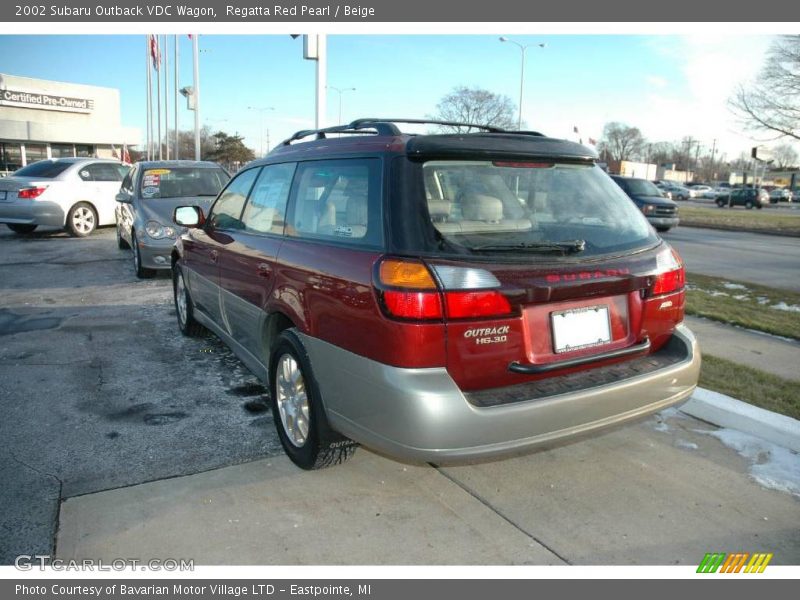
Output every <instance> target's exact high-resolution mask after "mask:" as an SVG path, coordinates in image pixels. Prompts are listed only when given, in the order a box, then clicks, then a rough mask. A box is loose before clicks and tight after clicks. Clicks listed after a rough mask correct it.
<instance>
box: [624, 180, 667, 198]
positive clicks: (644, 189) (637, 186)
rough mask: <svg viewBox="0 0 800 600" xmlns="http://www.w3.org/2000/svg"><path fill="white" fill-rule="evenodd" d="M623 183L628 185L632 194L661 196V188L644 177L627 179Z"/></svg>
mask: <svg viewBox="0 0 800 600" xmlns="http://www.w3.org/2000/svg"><path fill="white" fill-rule="evenodd" d="M625 183H626V184H627V185H628V190H630V193H631V194H633V195H634V196H656V197H658V198H660V197H661V196H662V194H661V190H659V189H658V188H657V187H656V186H655V184H654V183H651V182H649V181H646V180H644V179H628V180H626V182H625Z"/></svg>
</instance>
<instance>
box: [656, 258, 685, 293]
mask: <svg viewBox="0 0 800 600" xmlns="http://www.w3.org/2000/svg"><path fill="white" fill-rule="evenodd" d="M662 256H663V257H664V258H662ZM658 259H659V260H658V263H659V267H662V265H663V267H664V268H666V269H667V270H665V271H663V272H662V273H659V274H658V275H656V279H655V282H653V291H652V294H653V295H654V296H659V295H661V294H671V293H672V292H678V291H680V290H682V289H683V287H684V285H685V284H686V270H685V269H684V266H683V260H681V257H680V255H679V254H678V253H677V252H676V251H675V250H674V249H673V248H670V253H664V254H662V255H659V257H658Z"/></svg>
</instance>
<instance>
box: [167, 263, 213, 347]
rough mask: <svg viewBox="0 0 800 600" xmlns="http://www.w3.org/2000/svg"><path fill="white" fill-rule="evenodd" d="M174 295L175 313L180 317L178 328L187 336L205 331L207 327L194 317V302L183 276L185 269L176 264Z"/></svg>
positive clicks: (174, 268)
mask: <svg viewBox="0 0 800 600" xmlns="http://www.w3.org/2000/svg"><path fill="white" fill-rule="evenodd" d="M172 297H173V299H174V301H175V314H176V315H177V317H178V329H180V330H181V333H182V334H183V335H185V336H187V337H199V336H201V335H203V334H204V333H205V327H203V326H202V325H201V324H200V323H198V322H197V321H195V319H194V304H193V303H192V297H191V296H190V295H189V289H188V288H187V287H186V281H185V280H184V278H183V271H182V270H181V268H180V267H179V266H178V265H177V264H175V265H174V266H173V267H172Z"/></svg>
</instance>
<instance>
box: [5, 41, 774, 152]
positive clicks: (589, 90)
mask: <svg viewBox="0 0 800 600" xmlns="http://www.w3.org/2000/svg"><path fill="white" fill-rule="evenodd" d="M168 37H169V49H170V50H169V54H170V61H172V45H173V36H172V35H170V36H168ZM509 37H510V38H511V39H513V40H515V41H518V42H520V43H522V44H538V43H545V44H546V47H545V48H539V47H538V46H534V47H531V48H530V49H529V50H528V51H527V55H526V56H527V59H526V68H525V94H524V102H523V111H522V112H523V119H524V120H525V121H526V122H527V124H528V127H529V128H531V129H536V130H539V131H542V132H544V133H546V134H548V135H552V136H556V137H569V138H572V139H575V138H576V137H577V136H575V134H574V133H573V127H577V128H578V130H579V135H580V137H582V138H583V140H584V142H586V141H587V140H588V138H589V137H592V138H599V137H600V136H601V134H602V129H603V125H604V124H605V123H606V122H608V121H621V122H623V123H627V124H629V125H633V126H636V127H639V128H640V129H641V130H642V132H643V133H644V135H645V136H646V137H647V139H648V141H651V142H658V141H679V140H680V139H681V138H683V137H684V136H692V137H693V138H695V139H697V140H699V141H700V143H701V152H702V153H708V152H710V149H711V146H712V144H713V140H716V147H717V151H718V154H717V156H718V157H719V156H721V154H723V153H724V154H726V155H727V158H728V159H732V158H735V157H737V156H738V155H739V154H740V153H741V152H749V149H750V147H751V146H752V145H754V141H753V139H752V138H751V134H749V133H746V132H744V131H743V128H742V126H741V124H739V123H738V122H737V120H736V118H735V117H734V115H733V114H732V113H731V112H730V110H729V108H728V105H727V101H728V98H729V97H730V96H731V95H732V93H733V91H734V89H735V87H736V86H737V85H738V84H739V83H746V82H748V81H750V80H752V79H753V77H754V76H755V75H756V74H757V72H758V70H759V69H760V67H761V65H762V64H763V61H764V55H765V52H766V50H767V48H768V47H769V44H770V42H771V39H772V38H771V37H770V36H766V35H742V34H741V33H737V34H736V35H725V34H722V33H718V32H717V33H713V32H706V33H703V34H696V35H656V36H653V35H647V36H644V35H641V36H638V35H534V36H526V35H513V36H509ZM179 45H180V64H181V76H180V79H181V82H180V83H181V85H182V86H183V85H191V83H192V71H191V40H189V38H188V37H187V36H186V35H181V36H179ZM200 47H201V49H202V51H201V54H200V72H201V93H202V112H201V115H202V120H203V122H204V123H207V124H209V125H211V126H212V127H213V128H214V129H223V130H225V131H228V132H231V133H233V132H238V133H239V134H241V135H243V136H244V137H245V141H246V143H247V145H248V146H250V147H251V148H253V149H254V150H255V151H256V152H258V151H259V149H260V148H262V147H264V148H265V146H266V143H267V139H266V136H267V131H268V132H269V140H270V143H271V145H273V146H274V144H275V143H276V142H278V141H280V140H281V139H284V138H286V137H288V136H289V135H290V134H291V133H292V132H294V131H296V130H298V129H304V128H309V127H312V126H313V123H314V120H313V119H314V63H313V62H311V61H304V60H303V59H302V42H301V40H300V39H297V40H293V39H292V38H291V37H290V36H288V35H219V36H217V35H202V36H200ZM328 53H329V69H328V82H329V84H330V85H332V86H336V87H339V88H352V87H355V88H356V90H355V91H348V92H345V93H344V94H343V95H342V119H343V120H344V121H348V120H352V119H354V118H357V117H364V116H370V117H374V116H382V117H386V116H389V117H417V118H418V117H425V116H429V115H432V114H433V113H434V112H435V109H436V104H437V102H438V101H439V100H440V99H441V98H442V96H444V95H445V94H447V93H448V92H449V91H451V90H452V89H453V88H454V87H455V86H459V85H467V86H477V87H482V88H486V89H489V90H491V91H493V92H496V93H500V94H504V95H507V96H508V97H509V98H511V100H512V102H513V104H514V106H515V107H516V106H517V105H518V101H519V83H520V54H521V53H520V50H519V48H517V47H516V46H513V45H511V44H509V43H501V42H500V41H499V40H498V36H497V35H486V36H478V35H329V36H328ZM0 55H1V56H3V65H2V70H3V71H4V72H6V73H9V74H13V75H22V76H28V77H38V78H44V79H54V80H60V81H69V82H75V83H86V84H91V85H103V86H109V87H116V88H119V89H120V91H121V94H122V119H123V124H125V125H128V126H133V127H139V128H141V130H142V139H143V140H144V128H145V114H146V113H145V96H146V92H145V89H146V88H145V36H144V35H131V36H118V35H108V36H100V35H73V36H55V35H43V36H0ZM170 74H171V67H170ZM171 85H172V83H170V86H171ZM338 98H339V96H338V95H337V94H336V93H335V92H330V93H329V99H328V111H327V114H328V122H329V124H334V123H335V122H336V121H337V120H338V110H339V99H338ZM180 105H181V111H180V115H179V117H180V121H181V124H182V126H183V127H182V128H189V127H191V126H192V123H193V115H192V113H190V112H188V111H187V110H186V109H185V101H183V99H181V102H180ZM250 106H255V107H260V108H268V107H273V108H274V110H268V111H261V112H259V111H255V110H250V109H248V107H250ZM171 107H172V104H171V103H170V110H172V108H171ZM262 114H263V130H264V134H263V136H262V133H261V132H262ZM172 119H173V116H172V115H170V120H172ZM764 137H766V136H761V138H762V139H763V138H764Z"/></svg>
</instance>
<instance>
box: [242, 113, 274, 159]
mask: <svg viewBox="0 0 800 600" xmlns="http://www.w3.org/2000/svg"><path fill="white" fill-rule="evenodd" d="M247 110H257V111H258V112H259V113H261V129H260V131H259V137H258V154H259V156H264V113H265V112H267V111H268V110H275V107H274V106H248V107H247ZM267 152H269V143H267Z"/></svg>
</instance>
